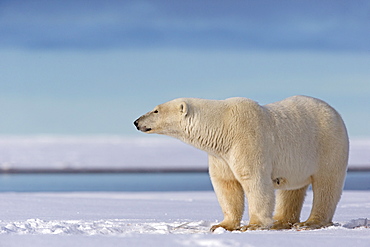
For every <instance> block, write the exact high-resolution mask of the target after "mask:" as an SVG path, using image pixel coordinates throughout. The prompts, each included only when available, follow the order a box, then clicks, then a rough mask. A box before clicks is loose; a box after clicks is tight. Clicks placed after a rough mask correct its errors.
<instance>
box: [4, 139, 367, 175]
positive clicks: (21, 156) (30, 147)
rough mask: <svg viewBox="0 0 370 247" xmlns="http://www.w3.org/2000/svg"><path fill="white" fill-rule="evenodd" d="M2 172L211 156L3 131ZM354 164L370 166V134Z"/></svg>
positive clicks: (171, 144) (170, 143) (182, 163)
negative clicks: (16, 134)
mask: <svg viewBox="0 0 370 247" xmlns="http://www.w3.org/2000/svg"><path fill="white" fill-rule="evenodd" d="M0 150H1V152H0V171H5V172H11V171H12V170H13V171H14V170H16V171H19V170H21V171H22V170H23V171H24V170H26V171H30V170H31V171H34V170H41V171H45V170H46V171H102V170H105V171H106V170H113V171H161V170H177V171H184V170H199V171H201V170H203V171H206V170H207V155H206V153H205V152H202V151H200V150H198V149H195V148H193V147H191V146H190V145H186V144H184V143H182V142H180V141H178V140H175V139H172V138H158V137H154V136H150V137H144V138H127V137H120V136H87V137H76V136H8V137H7V136H0ZM349 167H350V168H352V169H370V139H353V140H351V150H350V159H349Z"/></svg>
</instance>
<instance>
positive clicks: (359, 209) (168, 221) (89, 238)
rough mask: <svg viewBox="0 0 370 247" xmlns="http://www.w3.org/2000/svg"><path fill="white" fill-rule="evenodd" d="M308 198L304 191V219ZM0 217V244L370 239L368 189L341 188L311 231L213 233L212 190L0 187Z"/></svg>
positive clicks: (336, 242) (365, 242) (364, 242)
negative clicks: (331, 211) (325, 218)
mask: <svg viewBox="0 0 370 247" xmlns="http://www.w3.org/2000/svg"><path fill="white" fill-rule="evenodd" d="M311 203H312V192H311V191H309V192H308V195H307V199H306V201H305V204H304V207H303V212H302V217H301V218H302V219H305V218H307V216H308V214H309V211H310V208H311ZM0 218H1V220H0V246H2V247H10V246H14V247H18V246H53V247H58V246H92V247H95V246H97V247H101V246H161V247H165V246H171V247H172V246H223V247H224V246H226V247H227V246H233V247H234V246H279V247H281V246H295V247H299V246H336V247H337V246H356V247H357V246H360V247H361V246H369V243H370V191H361V192H360V191H344V193H343V196H342V200H341V202H340V203H339V205H338V208H337V212H336V214H335V217H334V222H335V224H336V225H335V226H332V227H329V228H325V229H320V230H313V231H295V230H285V231H250V232H243V233H242V232H226V231H223V230H221V229H220V230H217V231H216V232H215V233H210V232H209V228H210V226H211V225H212V224H214V223H216V222H217V221H219V220H222V213H221V210H220V208H219V205H218V203H217V200H216V198H215V195H214V193H213V192H176V193H174V192H150V193H149V192H143V193H127V192H125V193H116V192H114V193H81V192H76V193H0ZM367 219H369V220H367ZM244 220H245V221H247V220H248V218H247V216H245V217H244Z"/></svg>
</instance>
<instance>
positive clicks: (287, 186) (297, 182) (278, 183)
mask: <svg viewBox="0 0 370 247" xmlns="http://www.w3.org/2000/svg"><path fill="white" fill-rule="evenodd" d="M272 182H273V185H274V188H275V189H279V190H296V189H300V188H302V187H304V186H306V185H309V184H310V183H311V176H309V177H302V178H300V179H297V178H289V177H283V176H280V177H274V178H273V179H272Z"/></svg>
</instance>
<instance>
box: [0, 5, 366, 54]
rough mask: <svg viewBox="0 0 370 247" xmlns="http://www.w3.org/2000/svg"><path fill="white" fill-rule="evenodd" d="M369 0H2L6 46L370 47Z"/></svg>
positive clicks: (0, 22)
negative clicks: (313, 0)
mask: <svg viewBox="0 0 370 247" xmlns="http://www.w3.org/2000/svg"><path fill="white" fill-rule="evenodd" d="M369 7H370V4H369V3H368V2H367V1H361V0H360V1H355V2H348V1H334V0H331V1H322V2H318V1H315V2H312V1H284V0H283V1H272V0H267V1H227V2H226V1H171V2H169V1H164V0H161V1H158V0H157V1H109V0H108V1H88V0H80V1H71V0H67V1H45V0H42V1H40V0H35V1H5V2H4V1H3V2H1V3H0V8H1V12H0V32H1V34H2V35H1V36H0V46H3V47H24V48H38V49H42V48H53V49H60V48H74V49H107V48H108V49H109V48H137V47H141V48H142V47H144V48H152V47H175V48H176V47H177V48H178V47H181V48H201V49H204V48H217V49H220V48H221V49H235V48H236V49H316V50H317V49H325V50H328V49H329V50H355V51H369V50H370V34H369V32H367V30H368V29H369V23H370V22H369V16H368V13H367V12H366V9H369Z"/></svg>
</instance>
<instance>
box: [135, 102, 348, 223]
mask: <svg viewBox="0 0 370 247" xmlns="http://www.w3.org/2000/svg"><path fill="white" fill-rule="evenodd" d="M135 125H136V126H137V128H138V129H139V130H141V131H144V132H147V133H158V134H164V135H168V136H172V137H175V138H178V139H180V140H182V141H184V142H186V143H189V144H191V145H193V146H195V147H197V148H199V149H202V150H204V151H206V152H207V153H208V154H209V171H210V176H211V180H212V184H213V186H214V189H215V192H216V194H217V197H218V200H219V203H220V206H221V208H222V210H223V213H224V220H223V221H222V222H221V223H220V224H218V225H216V226H213V227H212V230H214V229H216V228H217V227H223V228H225V229H227V230H236V229H240V221H241V219H242V215H243V211H244V195H246V197H247V199H248V211H249V219H250V222H249V225H247V226H244V227H242V230H249V229H250V230H253V229H260V228H271V227H272V228H274V229H282V228H291V227H292V225H293V224H296V225H297V224H298V222H299V215H300V211H301V208H302V203H303V200H304V195H305V191H306V189H307V186H308V185H309V184H312V188H313V192H314V202H313V207H312V211H311V215H310V217H309V218H308V220H307V221H306V222H303V223H299V224H298V226H299V227H304V228H320V227H323V226H327V225H329V224H330V223H331V220H332V218H333V215H334V211H335V208H336V205H337V203H338V201H339V199H340V195H341V191H342V188H343V182H344V178H345V174H346V167H347V161H348V137H347V132H346V128H345V126H344V123H343V121H342V119H341V117H340V115H339V114H338V113H337V112H336V111H335V110H334V109H333V108H332V107H330V106H329V105H328V104H326V103H325V102H323V101H321V100H318V99H315V98H311V97H306V96H294V97H290V98H287V99H285V100H283V101H280V102H276V103H272V104H268V105H265V106H260V105H259V104H257V103H256V102H254V101H252V100H250V99H246V98H230V99H226V100H205V99H193V98H180V99H175V100H172V101H169V102H167V103H164V104H162V105H159V106H157V107H156V108H155V109H154V110H153V111H151V112H149V113H147V114H145V115H143V116H142V117H140V118H139V119H138V120H137V121H135ZM275 189H278V190H279V191H278V192H277V196H276V199H275V192H274V190H275ZM274 210H275V216H274V217H273V212H274Z"/></svg>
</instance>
